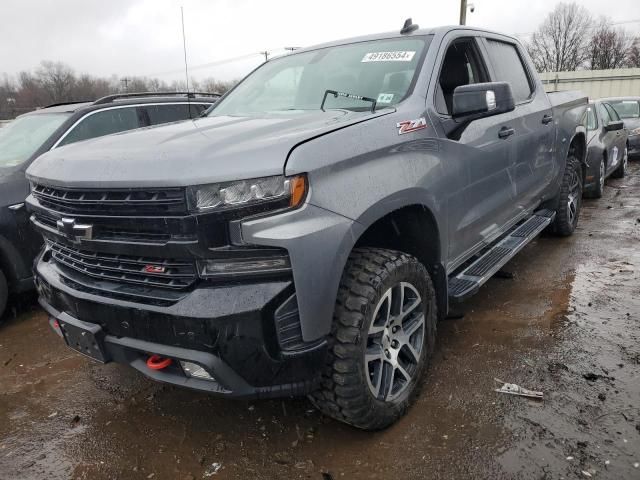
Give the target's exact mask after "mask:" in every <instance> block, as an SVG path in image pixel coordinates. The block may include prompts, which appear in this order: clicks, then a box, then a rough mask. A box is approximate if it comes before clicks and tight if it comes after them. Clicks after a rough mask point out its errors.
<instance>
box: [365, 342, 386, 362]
mask: <svg viewBox="0 0 640 480" xmlns="http://www.w3.org/2000/svg"><path fill="white" fill-rule="evenodd" d="M376 360H380V361H384V357H383V353H382V347H381V346H380V345H371V346H370V347H368V348H367V353H366V354H365V355H364V361H365V362H366V363H367V365H369V363H371V362H375V361H376Z"/></svg>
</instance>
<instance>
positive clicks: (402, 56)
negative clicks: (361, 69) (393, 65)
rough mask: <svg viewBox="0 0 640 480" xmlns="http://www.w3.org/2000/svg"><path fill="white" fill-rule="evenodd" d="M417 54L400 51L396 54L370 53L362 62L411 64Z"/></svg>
mask: <svg viewBox="0 0 640 480" xmlns="http://www.w3.org/2000/svg"><path fill="white" fill-rule="evenodd" d="M415 54H416V52H411V51H407V50H399V51H395V52H369V53H366V54H365V55H364V57H362V60H360V62H364V63H366V62H410V61H411V60H413V56H414V55H415Z"/></svg>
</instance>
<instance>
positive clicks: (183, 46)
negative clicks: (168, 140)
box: [180, 5, 193, 118]
mask: <svg viewBox="0 0 640 480" xmlns="http://www.w3.org/2000/svg"><path fill="white" fill-rule="evenodd" d="M180 16H181V18H182V49H183V51H184V76H185V80H186V81H187V89H186V90H187V106H188V107H189V118H193V115H191V94H190V93H189V67H188V66H187V37H186V36H185V34H184V8H183V7H182V5H181V6H180Z"/></svg>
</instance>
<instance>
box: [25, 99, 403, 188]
mask: <svg viewBox="0 0 640 480" xmlns="http://www.w3.org/2000/svg"><path fill="white" fill-rule="evenodd" d="M393 111H394V110H393V109H384V110H381V111H378V112H374V113H371V112H352V111H346V110H331V111H326V112H322V111H312V112H299V111H292V112H283V113H282V114H270V115H264V116H260V117H235V116H234V117H231V116H212V117H205V118H201V119H197V120H193V121H185V122H178V123H173V124H169V125H163V126H159V127H151V128H144V129H139V130H134V131H130V132H126V133H121V134H116V135H109V136H106V137H101V138H97V139H94V140H87V141H84V142H80V143H77V144H74V145H69V146H67V147H62V148H57V149H54V150H51V151H50V152H47V153H45V154H44V155H42V156H40V157H39V158H38V159H37V160H36V161H35V162H34V163H33V164H31V166H30V167H29V169H28V170H27V177H28V178H29V179H30V180H32V181H35V182H42V183H45V184H49V185H55V186H61V187H65V186H67V187H69V186H73V187H88V188H91V187H93V188H105V187H110V188H134V187H172V186H187V185H197V184H203V183H213V182H220V181H228V180H238V179H245V178H253V177H260V176H267V175H280V174H282V173H283V171H284V164H285V161H286V159H287V156H288V155H289V152H290V151H291V150H292V149H293V148H294V147H295V146H296V145H298V144H300V143H301V142H304V141H306V140H309V139H311V138H315V137H318V136H320V135H324V134H327V133H329V132H331V131H334V130H337V129H340V128H343V127H346V126H348V125H353V124H355V123H360V122H363V121H366V120H369V119H371V118H375V117H378V116H381V115H386V114H388V113H391V112H393Z"/></svg>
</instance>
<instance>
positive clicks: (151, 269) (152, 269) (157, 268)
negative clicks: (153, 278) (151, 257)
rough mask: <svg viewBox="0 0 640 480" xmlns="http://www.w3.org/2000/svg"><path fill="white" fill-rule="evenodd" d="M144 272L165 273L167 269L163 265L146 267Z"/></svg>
mask: <svg viewBox="0 0 640 480" xmlns="http://www.w3.org/2000/svg"><path fill="white" fill-rule="evenodd" d="M144 271H145V272H146V273H165V272H166V271H167V268H166V267H163V266H162V265H145V267H144Z"/></svg>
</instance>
